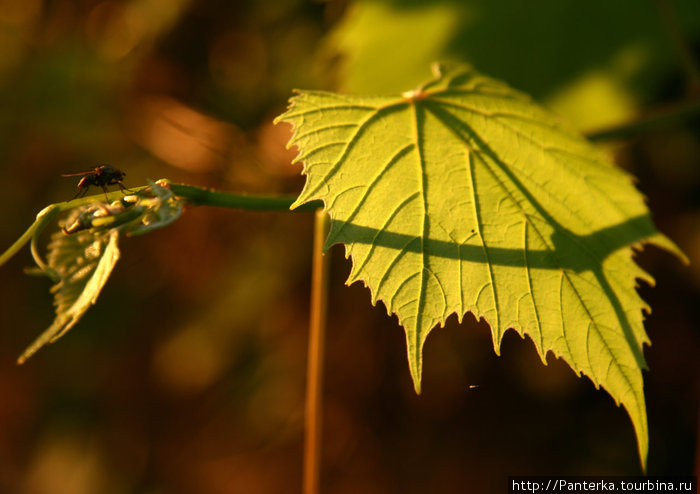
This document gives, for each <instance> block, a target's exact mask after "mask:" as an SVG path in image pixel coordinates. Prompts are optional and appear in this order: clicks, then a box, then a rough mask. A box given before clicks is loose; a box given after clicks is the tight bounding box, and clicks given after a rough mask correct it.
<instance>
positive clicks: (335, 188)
mask: <svg viewBox="0 0 700 494" xmlns="http://www.w3.org/2000/svg"><path fill="white" fill-rule="evenodd" d="M435 72H436V75H435V79H434V80H432V81H430V82H428V83H427V84H425V85H423V86H422V87H420V88H418V89H417V90H414V91H409V92H406V93H404V94H402V95H400V96H389V97H351V96H344V95H339V94H332V93H326V92H301V93H300V94H299V95H297V96H295V97H294V98H293V99H292V101H291V105H290V108H289V110H288V111H287V112H286V113H285V114H283V115H282V116H281V117H280V118H279V120H281V121H286V122H289V123H291V124H292V125H293V127H294V136H293V138H292V139H291V140H290V145H296V146H298V148H299V150H300V153H299V156H298V158H297V159H298V160H300V161H303V162H304V174H305V175H306V177H307V180H306V185H305V187H304V190H303V192H302V193H301V195H300V196H299V198H298V200H297V202H296V203H295V205H300V204H302V203H305V202H308V201H312V200H315V199H320V200H322V201H323V202H324V204H325V208H326V210H327V211H328V212H329V214H330V216H331V219H332V226H331V232H330V234H329V237H328V240H327V245H331V244H334V243H343V244H345V248H346V253H347V255H349V256H351V257H352V261H353V266H352V271H351V273H350V276H349V279H348V283H352V282H355V281H362V282H364V283H365V284H366V285H367V286H368V287H369V288H370V290H371V292H372V302H373V303H376V301H377V300H381V301H382V302H383V303H384V304H385V305H386V307H387V310H388V312H389V313H390V314H396V315H397V317H398V319H399V322H400V324H401V325H402V326H403V327H404V329H405V331H406V340H407V346H408V360H409V366H410V370H411V374H412V376H413V380H414V383H415V387H416V390H417V391H419V390H420V380H421V372H422V349H423V344H424V342H425V339H426V337H427V336H428V333H429V332H430V331H431V329H432V328H434V327H435V326H436V325H438V324H444V322H445V320H446V319H447V317H449V316H450V315H451V314H453V313H454V314H457V317H458V318H459V319H460V320H461V319H462V317H463V316H464V314H466V313H467V312H472V313H473V314H474V315H476V317H477V318H484V319H485V320H486V321H487V322H488V323H489V324H490V326H491V329H492V333H493V341H494V347H495V349H496V352H498V351H499V347H500V344H501V341H502V338H503V333H504V332H505V331H506V330H507V329H509V328H513V329H514V330H516V331H517V332H518V333H520V334H521V335H528V336H529V337H530V338H531V339H532V341H533V342H534V343H535V346H536V347H537V351H538V352H539V354H540V357H541V358H542V360H543V361H545V362H546V354H547V352H548V351H551V352H553V353H554V355H556V356H557V357H561V358H562V359H564V360H565V361H566V362H567V363H568V364H569V365H570V366H571V367H572V368H573V369H574V370H575V371H576V372H577V373H581V374H585V375H586V376H588V377H589V378H590V379H591V380H592V381H593V383H594V384H595V385H596V386H602V387H604V388H605V389H606V390H607V391H608V392H609V393H610V394H611V395H612V397H613V398H614V399H615V401H616V402H617V403H622V404H623V405H624V407H625V408H626V409H627V411H628V413H629V415H630V417H631V419H632V422H633V424H634V427H635V430H636V432H637V438H638V444H639V452H640V456H641V458H642V461H643V462H644V461H645V459H646V455H647V441H648V440H647V435H648V434H647V421H646V407H645V402H644V394H643V382H642V372H641V371H642V369H643V368H644V367H645V362H644V356H643V352H642V346H643V344H644V343H648V342H649V340H648V337H647V335H646V333H645V331H644V327H643V314H642V309H645V308H646V305H645V303H644V302H643V300H642V299H641V298H640V297H639V295H638V294H637V292H636V289H635V288H636V280H637V279H644V280H647V281H648V282H652V281H653V280H652V279H651V277H650V276H649V275H648V274H646V273H645V272H644V271H643V270H641V269H640V268H639V267H638V266H637V265H636V264H635V263H634V261H633V259H632V255H633V248H634V247H635V246H640V245H641V243H643V242H652V243H656V244H657V245H660V246H662V247H665V248H667V249H669V250H671V251H673V252H676V253H677V254H679V255H682V254H680V252H678V250H677V248H676V247H675V246H674V244H673V243H671V242H670V241H669V240H668V239H666V238H665V237H664V236H662V235H661V234H659V233H658V232H657V231H656V230H655V228H654V225H653V223H652V221H651V219H650V217H649V211H648V209H647V207H646V206H645V204H644V200H643V197H642V195H641V194H640V193H639V192H638V191H637V190H636V189H635V187H634V185H633V183H632V179H631V177H630V176H629V175H628V174H627V173H626V172H624V171H622V170H620V169H618V168H616V167H615V166H614V165H613V164H611V163H610V162H609V161H608V159H607V158H606V156H604V155H603V154H602V153H601V152H599V151H598V150H596V149H595V148H594V147H593V146H592V145H591V144H589V143H588V142H587V141H586V140H585V139H583V138H582V137H581V136H580V135H578V134H577V133H576V132H574V131H572V130H570V129H569V128H568V127H566V126H565V125H564V124H562V123H561V122H559V121H558V120H557V119H556V118H555V117H554V116H552V115H551V114H550V113H548V112H547V111H545V110H544V109H543V108H541V107H540V106H538V105H537V104H535V103H533V102H532V101H531V100H530V99H529V98H528V97H527V96H525V95H523V94H521V93H519V92H517V91H515V90H513V89H511V88H509V87H508V86H506V85H504V84H503V83H501V82H498V81H495V80H493V79H490V78H487V77H484V76H482V75H480V74H478V73H476V72H474V71H473V70H471V69H470V68H468V67H465V66H461V65H441V66H436V71H435Z"/></svg>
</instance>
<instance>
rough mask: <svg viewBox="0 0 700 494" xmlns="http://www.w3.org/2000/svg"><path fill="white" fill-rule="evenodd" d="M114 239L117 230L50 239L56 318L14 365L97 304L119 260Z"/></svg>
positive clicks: (75, 214) (72, 218) (77, 213)
mask: <svg viewBox="0 0 700 494" xmlns="http://www.w3.org/2000/svg"><path fill="white" fill-rule="evenodd" d="M84 212H85V210H83V209H76V210H74V211H73V212H72V214H71V215H70V216H69V217H68V219H67V220H66V222H65V225H71V224H73V223H74V222H75V221H77V220H78V218H79V217H80V215H81V214H82V213H84ZM65 225H64V227H65ZM118 239H119V231H118V230H117V229H110V230H106V231H101V232H97V231H93V230H83V231H79V232H77V233H74V234H72V235H66V234H64V233H63V232H61V231H57V232H55V233H54V234H53V235H52V237H51V242H50V243H49V254H48V256H47V261H48V268H49V269H50V272H51V273H52V274H53V275H55V276H56V277H57V278H58V281H57V283H56V284H55V285H53V287H51V292H52V293H53V294H54V306H55V307H56V318H55V319H54V321H53V323H52V324H51V326H50V327H49V328H48V329H47V330H46V331H44V332H43V333H42V334H41V335H40V336H39V337H38V338H37V339H36V340H34V342H33V343H32V344H31V345H30V346H29V347H28V348H27V349H26V350H25V351H24V353H22V355H21V356H20V357H19V359H17V363H18V364H22V363H24V362H25V361H26V360H27V359H28V358H29V357H31V356H32V355H33V354H34V353H36V351H37V350H39V349H40V348H41V347H43V346H44V345H46V344H48V343H53V342H54V341H56V340H57V339H58V338H60V337H61V336H63V335H64V334H65V333H66V332H67V331H68V330H69V329H71V328H72V327H73V326H75V324H76V323H77V322H78V321H79V320H80V318H81V317H83V314H85V312H86V311H87V310H88V309H89V308H90V306H91V305H93V304H94V303H95V302H96V301H97V297H98V296H99V294H100V291H102V287H104V285H105V283H106V282H107V279H108V278H109V275H110V274H111V273H112V268H114V265H115V264H116V262H117V260H118V259H119V248H118V246H117V242H118Z"/></svg>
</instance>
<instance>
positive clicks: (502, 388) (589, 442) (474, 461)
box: [0, 0, 700, 494]
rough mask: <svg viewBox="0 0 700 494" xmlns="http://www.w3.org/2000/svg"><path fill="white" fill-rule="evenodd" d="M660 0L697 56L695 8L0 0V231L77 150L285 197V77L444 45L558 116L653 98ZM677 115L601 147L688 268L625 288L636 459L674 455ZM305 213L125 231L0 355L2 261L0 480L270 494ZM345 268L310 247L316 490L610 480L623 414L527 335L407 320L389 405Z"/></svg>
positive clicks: (679, 434)
mask: <svg viewBox="0 0 700 494" xmlns="http://www.w3.org/2000/svg"><path fill="white" fill-rule="evenodd" d="M663 1H667V2H668V3H669V4H670V5H672V6H674V7H675V12H676V17H677V19H678V21H679V24H680V33H679V34H680V35H681V37H682V39H684V40H685V41H686V42H687V45H688V47H689V48H690V49H691V50H693V49H695V50H696V51H695V53H696V56H697V48H698V46H699V45H700V35H699V34H698V26H699V25H700V14H698V8H699V4H698V2H696V1H687V0H676V1H671V0H657V2H651V1H648V2H644V1H643V2H633V1H631V0H629V1H622V0H620V1H615V2H609V1H603V0H596V1H591V2H585V3H582V2H573V1H570V0H567V1H554V0H551V1H542V2H538V3H536V4H533V3H532V2H518V1H515V0H513V1H510V2H508V1H505V0H499V1H487V0H481V1H469V2H457V1H454V2H444V1H443V2H418V1H412V2H379V1H377V2H363V3H350V4H347V5H346V4H345V3H344V2H336V1H330V2H327V3H318V2H306V1H302V0H284V1H280V0H274V1H273V0H266V1H258V2H253V1H250V0H248V1H228V0H192V1H185V0H175V1H174V0H124V1H117V0H105V1H98V0H80V1H79V0H51V1H41V0H0V43H1V44H2V49H1V50H0V108H2V111H0V162H1V163H2V165H1V166H0V184H1V185H0V186H1V188H2V189H1V190H2V199H1V202H0V205H1V206H2V207H3V208H4V210H5V211H6V214H5V215H4V216H3V221H2V222H0V242H2V243H3V245H6V246H7V245H10V244H11V242H12V241H13V240H14V239H15V238H16V237H17V236H18V234H19V233H21V232H22V231H23V230H24V229H25V228H26V226H27V225H28V224H30V223H31V220H32V219H33V217H34V215H35V214H36V212H37V211H39V210H40V209H41V208H42V207H43V206H45V205H46V204H48V203H51V202H56V201H61V200H65V199H68V198H70V197H72V196H73V195H74V193H75V183H74V182H71V181H70V180H69V179H61V178H57V177H58V176H59V174H60V173H62V172H70V171H77V170H81V169H86V168H92V167H93V166H95V165H96V164H97V163H108V164H111V165H113V166H116V167H118V168H120V169H123V170H125V171H127V172H128V175H127V179H126V180H125V186H127V187H129V186H139V185H144V184H145V183H146V182H145V180H146V178H153V179H157V178H161V177H167V178H170V179H171V180H173V181H181V182H189V183H195V184H198V185H203V186H211V187H220V188H223V189H227V190H232V191H247V192H251V193H254V192H266V193H275V192H279V193H282V192H285V193H296V192H298V191H299V190H301V185H302V183H303V181H302V179H301V177H300V176H299V171H300V167H298V166H291V165H290V164H289V163H290V161H291V160H292V158H293V157H294V155H295V152H294V151H293V150H292V151H289V150H286V149H285V147H284V144H285V142H286V141H287V140H288V138H289V129H288V128H286V127H285V126H277V127H275V126H272V124H271V120H272V118H273V117H274V116H275V115H277V114H279V113H281V112H282V111H283V109H284V107H285V104H286V100H287V99H288V98H289V96H290V95H291V89H292V88H293V87H302V88H316V89H318V88H320V89H334V88H339V89H343V90H346V91H370V90H371V91H372V92H375V91H380V90H385V89H387V90H388V89H391V90H406V89H410V88H412V87H413V86H414V85H415V83H416V82H418V81H420V80H421V79H423V78H425V71H427V70H428V62H430V61H432V60H433V59H438V58H443V57H444V58H454V59H458V60H461V61H467V62H471V63H473V64H474V65H475V66H476V68H477V69H479V70H480V71H483V72H484V73H487V74H489V75H491V76H495V77H499V78H502V79H504V80H506V81H507V82H508V83H509V84H511V85H513V86H514V87H517V88H519V89H522V90H525V91H528V92H530V93H531V94H533V95H534V96H535V97H536V98H538V99H539V100H541V101H543V102H544V103H545V104H548V105H550V106H553V107H554V108H555V110H557V111H559V112H560V113H562V114H564V115H565V116H568V117H570V118H571V119H572V120H573V121H574V123H575V124H576V125H578V126H579V127H580V128H582V129H586V130H589V129H593V128H594V127H595V126H596V125H608V124H612V123H615V122H619V121H620V120H622V119H624V118H627V117H628V116H632V115H634V114H636V113H637V112H639V111H641V110H642V109H643V108H651V107H654V106H657V105H659V104H663V103H665V102H667V101H675V100H680V99H682V98H683V97H684V95H685V94H686V93H685V91H686V88H687V86H688V84H687V79H686V78H684V73H683V70H682V65H681V63H680V60H679V56H678V55H677V51H675V50H674V49H673V43H672V42H671V41H670V40H671V39H672V36H669V35H668V29H667V28H665V27H664V23H663V22H662V18H661V17H662V16H659V15H657V11H656V10H655V8H656V7H655V5H657V4H659V3H660V2H663ZM419 72H420V73H419ZM699 125H700V124H699V123H698V122H697V121H695V122H691V123H690V124H689V125H687V126H686V127H667V128H663V129H658V130H655V131H651V132H648V133H645V134H643V135H640V136H639V137H637V138H634V139H630V140H628V141H626V142H625V143H620V144H618V145H616V146H614V147H612V148H611V151H612V152H614V153H615V155H616V159H617V161H618V162H619V163H620V164H621V165H622V166H624V167H626V168H628V169H629V170H631V171H632V172H634V173H635V174H636V175H637V176H638V177H639V186H640V188H641V189H642V191H643V192H645V193H646V194H647V195H648V196H649V202H650V208H651V209H652V211H654V212H655V214H656V217H655V219H656V220H657V224H658V226H659V227H660V229H661V230H662V231H664V232H665V233H667V234H669V235H670V236H671V237H672V238H673V239H674V240H677V241H678V243H679V244H680V245H681V247H682V248H683V249H684V250H685V251H686V252H687V253H688V254H689V256H690V257H691V259H692V265H693V266H695V267H694V268H691V270H686V271H681V270H680V268H679V267H678V266H677V265H676V264H674V263H673V262H672V261H670V259H669V258H667V257H665V256H663V255H662V254H659V253H658V252H656V251H649V252H645V253H644V254H643V255H642V256H641V261H642V263H643V265H644V266H645V268H646V269H647V270H649V271H650V272H652V273H653V274H654V275H655V276H656V278H657V287H656V288H655V289H653V290H651V289H648V288H643V289H642V290H643V293H642V295H643V298H645V299H646V300H647V301H648V302H649V303H650V305H651V306H652V307H653V308H654V314H653V315H652V316H650V317H649V320H648V324H647V331H648V333H649V334H650V336H651V339H652V341H653V342H654V344H653V346H652V347H650V348H648V349H647V351H646V356H647V358H648V362H649V366H650V368H651V371H650V372H649V373H647V374H646V376H645V381H646V392H647V400H648V408H649V419H650V435H651V441H650V447H651V454H650V458H649V473H651V474H662V473H690V472H691V471H692V470H693V464H692V462H693V458H694V454H695V453H694V448H695V445H696V437H697V423H698V395H699V394H700V389H699V386H698V376H699V375H700V369H698V360H697V355H698V352H699V351H700V341H699V336H698V334H699V333H698V326H699V325H700V314H699V313H698V309H697V308H696V307H697V304H696V301H697V297H698V295H699V292H700V270H699V269H698V268H697V266H700V228H698V226H697V225H698V224H699V223H700V200H698V198H699V197H700V166H698V163H699V160H698V150H699V148H700V143H699V142H698V135H700V132H699ZM311 221H312V220H311V217H310V216H306V215H303V214H295V215H288V214H283V213H279V214H264V213H240V214H239V213H235V212H231V211H224V210H216V209H213V208H206V209H203V208H198V209H192V210H189V211H186V212H185V214H184V215H183V217H182V219H180V220H179V221H178V222H176V223H175V224H173V225H172V226H170V227H168V228H167V229H163V230H160V231H158V232H155V233H153V234H151V235H148V236H145V237H139V238H134V239H126V240H125V241H124V242H123V244H122V245H121V246H120V248H121V250H122V259H121V261H120V263H119V266H118V268H117V269H116V270H115V271H114V273H113V279H112V280H111V281H110V283H108V284H107V286H106V287H105V289H104V293H103V294H102V296H101V300H100V302H99V303H98V304H97V305H96V306H95V307H93V308H92V309H91V310H90V311H89V312H88V313H87V314H86V316H85V318H84V320H83V321H81V323H80V324H79V325H77V326H76V328H75V330H74V331H71V332H70V334H68V335H67V336H66V337H65V338H63V339H62V340H61V342H60V343H59V344H57V345H52V346H51V347H50V348H48V349H46V350H45V351H44V352H42V354H40V355H37V356H36V357H35V358H33V359H32V360H31V361H29V362H28V363H27V364H26V365H25V366H22V367H20V368H17V367H15V365H14V362H15V359H16V357H17V355H19V353H20V352H21V350H22V349H23V348H24V347H25V346H26V345H27V343H29V342H30V341H31V340H32V339H33V338H34V337H35V336H36V335H37V334H38V333H39V332H40V331H41V329H42V328H45V327H46V326H47V324H48V322H49V321H50V320H51V318H52V314H51V301H50V297H49V295H48V294H47V293H46V292H47V291H46V285H45V284H44V283H42V282H41V281H38V280H37V279H35V278H29V277H26V276H24V275H23V273H22V267H23V266H24V265H26V264H29V263H30V257H29V253H28V252H24V254H23V255H18V256H16V257H15V258H14V259H13V260H12V261H11V262H10V263H8V264H7V265H6V266H3V269H2V270H0V328H2V331H0V397H1V399H0V492H13V493H27V494H44V493H46V494H53V493H56V494H58V493H64V492H65V493H70V494H82V493H159V492H169V493H170V492H172V493H206V494H208V493H224V492H226V493H230V492H246V493H253V494H255V493H277V492H286V491H288V490H292V489H294V490H296V486H297V485H300V475H301V434H302V429H301V428H302V414H303V383H304V369H305V354H306V323H307V313H308V285H309V273H308V269H309V260H310V234H311ZM347 271H348V265H347V263H346V262H345V261H344V260H343V259H342V254H341V253H340V252H334V268H333V281H332V289H331V300H330V311H329V313H330V316H331V324H330V328H329V335H328V345H329V348H328V360H327V367H328V376H327V379H326V383H327V384H326V413H325V420H326V424H325V431H324V432H325V438H324V448H325V449H324V462H325V463H324V469H323V483H324V488H325V492H329V493H349V492H387V493H391V492H403V493H423V492H442V493H451V492H455V493H457V492H463V491H464V489H465V486H469V488H470V490H473V491H474V492H502V491H503V489H504V485H505V482H506V479H507V476H508V475H516V474H527V473H543V472H544V473H562V474H563V473H591V474H603V473H618V474H622V473H636V472H637V468H638V467H637V460H636V457H635V452H634V447H633V445H634V437H633V433H632V431H631V430H630V428H629V427H628V425H627V423H626V417H625V414H624V411H622V410H620V409H616V408H615V407H613V406H611V405H610V403H609V399H608V398H607V396H606V395H605V394H604V393H603V392H596V391H595V390H593V389H592V386H590V383H586V382H583V381H581V380H578V379H576V377H575V376H574V375H573V373H572V372H571V371H569V370H567V368H566V366H565V365H564V364H563V363H562V362H559V361H556V360H551V359H550V364H549V366H547V367H544V366H542V365H540V363H539V359H538V357H537V355H536V352H535V350H534V347H533V346H532V344H531V343H530V342H528V343H524V342H522V341H521V340H520V339H518V338H516V337H514V336H512V335H511V336H510V337H508V336H507V337H506V338H505V340H504V345H503V350H502V355H503V357H501V358H499V359H497V358H496V357H495V356H494V355H493V352H492V346H491V343H490V340H489V333H488V329H487V328H486V327H485V326H484V325H483V324H479V323H477V322H476V321H474V320H473V319H469V318H467V320H465V321H464V322H463V323H462V324H461V325H458V324H457V323H456V321H455V320H450V321H448V324H447V326H446V328H445V329H442V330H439V331H435V332H434V334H433V335H432V336H431V339H430V340H429V341H428V343H427V345H426V354H425V362H426V366H425V375H424V386H423V389H424V392H423V394H422V395H421V396H420V397H417V396H415V394H414V393H413V389H412V385H411V382H410V377H409V375H408V372H407V365H406V359H405V347H404V345H405V341H404V337H403V335H402V332H401V330H400V328H399V327H398V325H397V324H396V322H395V320H392V319H387V318H386V316H385V315H384V311H383V309H380V308H372V307H371V306H370V303H369V298H370V297H369V294H368V293H367V291H366V289H364V288H363V287H360V286H352V287H349V288H346V287H342V282H343V281H344V279H345V277H346V275H347ZM350 355H355V356H359V357H353V358H349V356H350ZM358 363H359V365H358ZM471 384H478V385H479V387H478V388H475V389H468V386H469V385H471ZM523 424H528V427H523ZM535 430H536V431H538V432H537V434H534V433H532V432H530V431H535ZM562 449H564V452H562ZM418 468H420V469H421V471H422V476H421V478H420V479H417V478H416V476H415V475H413V474H414V473H415V472H416V471H417V469H418ZM290 486H293V487H291V488H290Z"/></svg>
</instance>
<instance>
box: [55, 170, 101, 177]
mask: <svg viewBox="0 0 700 494" xmlns="http://www.w3.org/2000/svg"><path fill="white" fill-rule="evenodd" d="M91 173H95V169H94V168H93V169H92V170H84V171H82V172H71V173H61V176H62V177H82V176H84V175H90V174H91Z"/></svg>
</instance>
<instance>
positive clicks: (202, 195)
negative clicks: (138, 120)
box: [0, 179, 323, 266]
mask: <svg viewBox="0 0 700 494" xmlns="http://www.w3.org/2000/svg"><path fill="white" fill-rule="evenodd" d="M159 182H160V184H161V185H163V186H166V187H170V189H171V190H172V191H173V193H174V194H175V195H176V196H178V197H180V198H182V199H185V200H186V201H187V202H189V203H191V204H194V205H197V206H216V207H223V208H232V209H247V210H252V211H289V208H290V207H291V206H292V204H293V203H294V201H295V200H296V198H295V197H292V196H286V197H284V196H283V197H280V196H250V195H245V194H231V193H229V192H220V191H217V190H212V189H207V188H204V187H196V186H194V185H185V184H174V183H170V181H169V180H166V179H162V180H159ZM148 187H150V185H144V186H141V187H133V188H132V189H130V190H131V191H132V192H134V193H136V192H139V191H141V190H144V189H147V188H148ZM123 195H124V193H123V192H122V191H119V190H116V191H114V192H109V193H107V194H96V195H92V196H87V197H81V198H79V199H73V200H72V201H65V202H59V203H55V204H51V205H49V206H47V207H46V208H44V209H43V210H42V211H41V212H40V213H39V214H38V215H37V217H36V220H35V221H34V223H32V224H31V226H30V227H29V228H28V229H27V231H26V232H24V233H23V234H22V236H21V237H19V238H18V239H17V241H15V243H13V244H12V245H11V246H10V248H9V249H7V250H6V251H5V252H3V253H2V255H0V266H1V265H2V264H4V263H5V262H7V261H8V260H9V259H10V258H11V257H12V256H13V255H15V254H16V253H17V252H18V251H19V250H20V249H21V248H22V247H24V245H26V244H27V242H29V241H30V240H32V238H34V245H33V246H32V254H36V238H37V236H38V235H39V234H40V233H41V231H42V230H43V229H44V228H45V227H46V225H47V224H48V223H49V222H50V221H51V220H52V219H53V218H54V217H55V216H56V215H57V214H59V213H61V212H63V211H68V210H70V209H73V208H77V207H80V206H83V205H86V204H93V203H96V202H101V201H102V200H103V198H106V199H107V200H108V201H115V200H117V199H119V198H120V197H123ZM322 206H323V205H322V203H321V202H320V201H312V202H309V203H306V204H302V205H300V206H299V207H297V208H294V209H293V210H292V211H293V212H297V211H298V212H305V211H306V212H308V211H317V210H320V209H321V208H322ZM41 263H42V261H41V259H40V258H39V261H38V264H39V266H41Z"/></svg>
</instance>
